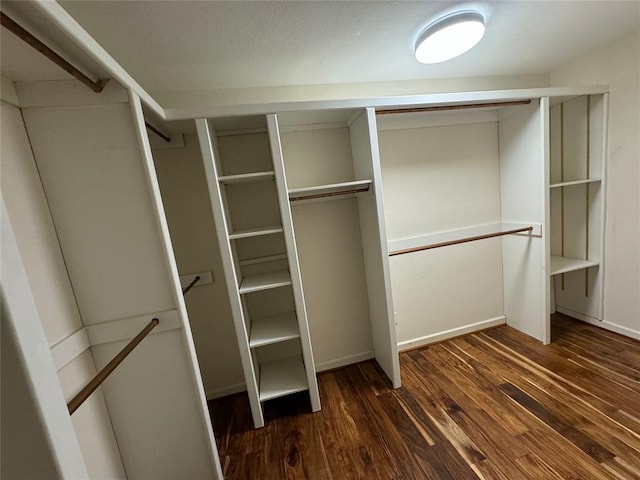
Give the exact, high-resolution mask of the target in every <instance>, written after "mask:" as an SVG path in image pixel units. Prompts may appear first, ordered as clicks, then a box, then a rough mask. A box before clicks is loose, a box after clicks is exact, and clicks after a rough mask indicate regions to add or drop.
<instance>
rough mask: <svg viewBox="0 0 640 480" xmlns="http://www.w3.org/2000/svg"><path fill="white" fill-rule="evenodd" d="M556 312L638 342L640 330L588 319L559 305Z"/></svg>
mask: <svg viewBox="0 0 640 480" xmlns="http://www.w3.org/2000/svg"><path fill="white" fill-rule="evenodd" d="M556 311H557V312H558V313H562V314H564V315H567V316H568V317H573V318H576V319H578V320H580V321H582V322H585V323H588V324H590V325H595V326H596V327H600V328H604V329H605V330H609V331H611V332H615V333H619V334H620V335H624V336H625V337H629V338H634V339H636V340H640V330H633V329H632V328H629V327H624V326H622V325H618V324H617V323H611V322H607V321H606V320H598V319H597V318H593V317H589V316H588V315H584V314H582V313H579V312H574V311H573V310H570V309H568V308H564V307H561V306H559V305H557V306H556Z"/></svg>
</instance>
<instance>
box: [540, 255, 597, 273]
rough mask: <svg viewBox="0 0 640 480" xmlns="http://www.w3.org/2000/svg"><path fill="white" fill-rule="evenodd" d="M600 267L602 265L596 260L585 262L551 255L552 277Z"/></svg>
mask: <svg viewBox="0 0 640 480" xmlns="http://www.w3.org/2000/svg"><path fill="white" fill-rule="evenodd" d="M598 265H600V262H598V261H596V260H583V259H580V258H571V257H560V256H557V255H551V268H550V269H549V271H550V274H551V275H558V274H560V273H568V272H573V271H575V270H582V269H584V268H590V267H597V266H598Z"/></svg>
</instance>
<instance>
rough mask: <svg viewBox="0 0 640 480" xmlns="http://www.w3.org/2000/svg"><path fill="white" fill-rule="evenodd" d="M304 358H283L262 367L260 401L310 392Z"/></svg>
mask: <svg viewBox="0 0 640 480" xmlns="http://www.w3.org/2000/svg"><path fill="white" fill-rule="evenodd" d="M308 389H309V386H308V385H307V376H306V373H305V370H304V363H303V361H302V356H300V355H297V356H295V357H288V358H282V359H280V360H275V361H272V362H268V363H264V364H262V365H261V366H260V387H259V392H260V401H261V402H264V401H267V400H271V399H273V398H278V397H283V396H285V395H290V394H292V393H296V392H302V391H305V390H308Z"/></svg>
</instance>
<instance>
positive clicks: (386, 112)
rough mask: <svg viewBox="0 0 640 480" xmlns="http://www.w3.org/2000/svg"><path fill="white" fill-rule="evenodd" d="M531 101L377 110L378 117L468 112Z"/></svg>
mask: <svg viewBox="0 0 640 480" xmlns="http://www.w3.org/2000/svg"><path fill="white" fill-rule="evenodd" d="M530 103H531V100H513V101H511V102H489V103H466V104H461V105H438V106H433V107H412V108H390V109H386V110H376V115H389V114H393V113H418V112H439V111H441V110H466V109H468V108H491V107H513V106H516V105H529V104H530Z"/></svg>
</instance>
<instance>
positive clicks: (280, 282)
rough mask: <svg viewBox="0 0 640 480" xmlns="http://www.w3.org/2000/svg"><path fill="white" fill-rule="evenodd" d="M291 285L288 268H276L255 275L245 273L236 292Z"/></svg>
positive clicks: (249, 291) (243, 292)
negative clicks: (273, 270) (272, 270)
mask: <svg viewBox="0 0 640 480" xmlns="http://www.w3.org/2000/svg"><path fill="white" fill-rule="evenodd" d="M286 285H291V275H290V274H289V271H288V270H276V271H275V272H266V273H260V274H257V275H247V276H245V277H244V278H243V279H242V282H240V287H239V288H238V292H239V293H240V294H241V295H242V294H245V293H251V292H259V291H260V290H268V289H270V288H278V287H284V286H286Z"/></svg>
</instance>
